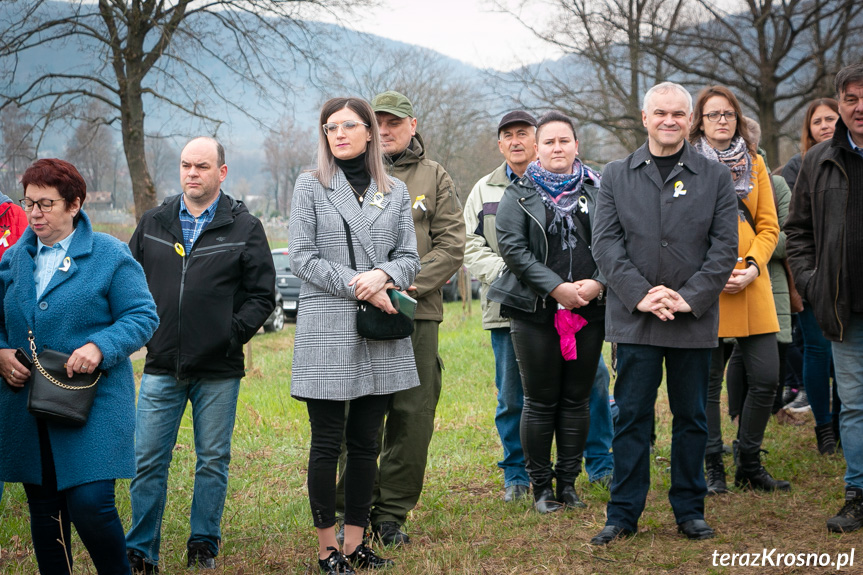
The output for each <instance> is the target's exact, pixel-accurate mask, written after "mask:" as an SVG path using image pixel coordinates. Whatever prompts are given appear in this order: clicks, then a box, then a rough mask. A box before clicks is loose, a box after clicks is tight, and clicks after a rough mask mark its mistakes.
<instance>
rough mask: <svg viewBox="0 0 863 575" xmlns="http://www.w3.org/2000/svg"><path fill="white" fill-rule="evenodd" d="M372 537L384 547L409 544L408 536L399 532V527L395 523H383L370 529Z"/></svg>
mask: <svg viewBox="0 0 863 575" xmlns="http://www.w3.org/2000/svg"><path fill="white" fill-rule="evenodd" d="M372 532H373V533H374V536H375V537H377V538H378V539H380V540H381V543H383V544H384V545H407V544H408V543H410V542H411V538H410V537H408V534H407V533H405V532H404V531H402V530H401V525H399V524H398V523H396V522H395V521H384V522H383V523H381V524H380V525H376V526H375V527H373V528H372Z"/></svg>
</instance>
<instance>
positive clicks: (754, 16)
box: [645, 0, 863, 164]
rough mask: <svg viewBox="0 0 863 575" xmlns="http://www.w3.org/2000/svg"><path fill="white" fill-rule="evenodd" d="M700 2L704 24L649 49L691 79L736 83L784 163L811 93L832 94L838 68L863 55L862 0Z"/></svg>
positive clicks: (771, 151) (771, 153)
mask: <svg viewBox="0 0 863 575" xmlns="http://www.w3.org/2000/svg"><path fill="white" fill-rule="evenodd" d="M695 1H696V2H697V4H698V6H699V8H700V9H701V10H702V14H701V15H700V16H699V18H700V20H701V21H702V23H701V24H699V25H697V26H691V27H688V28H683V29H681V28H676V29H675V28H673V27H671V26H669V27H667V31H668V33H669V34H671V33H672V32H673V41H674V49H673V50H666V51H662V52H661V53H660V52H658V51H655V50H654V49H653V47H652V46H651V45H649V44H647V45H646V46H645V48H646V49H647V50H649V51H651V52H652V53H653V54H654V55H655V56H656V57H658V58H661V59H662V60H663V61H665V62H666V63H667V64H668V65H669V66H671V67H673V68H674V69H675V70H677V71H678V72H679V74H680V75H681V76H682V78H683V80H684V81H686V82H688V83H689V84H691V85H696V86H698V85H704V84H721V85H725V86H728V87H729V88H731V89H732V90H733V91H734V93H735V95H736V96H737V97H738V98H740V99H741V101H742V103H743V104H744V106H746V107H747V108H749V109H750V110H752V111H753V112H755V114H756V116H757V117H758V121H759V122H760V124H761V130H762V140H761V144H762V147H763V148H764V149H765V151H766V152H767V157H768V158H769V159H770V161H771V163H774V164H776V163H779V160H780V158H779V140H780V138H781V137H782V135H783V132H786V133H789V134H793V135H794V136H796V134H797V133H799V132H798V131H799V125H796V122H795V123H793V124H792V123H791V120H796V119H797V117H798V115H799V112H800V110H801V109H802V108H804V107H805V106H806V105H807V104H808V102H809V101H810V100H812V99H814V98H818V97H823V96H829V95H831V94H832V93H833V87H832V80H833V76H834V75H835V74H836V72H838V71H839V69H840V68H842V66H844V65H847V64H849V63H851V62H855V61H859V59H860V58H861V56H863V45H861V43H860V41H859V39H860V36H861V34H863V2H860V1H859V0H783V1H782V2H778V1H774V0H741V2H739V3H735V4H729V3H727V2H719V1H714V0H695Z"/></svg>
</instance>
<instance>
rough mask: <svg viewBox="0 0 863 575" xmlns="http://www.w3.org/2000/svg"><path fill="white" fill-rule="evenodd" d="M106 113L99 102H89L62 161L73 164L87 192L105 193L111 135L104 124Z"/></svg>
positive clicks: (110, 161)
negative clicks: (65, 160) (64, 159)
mask: <svg viewBox="0 0 863 575" xmlns="http://www.w3.org/2000/svg"><path fill="white" fill-rule="evenodd" d="M109 113H110V110H109V108H108V106H106V105H105V104H104V103H103V102H102V101H100V100H91V101H90V102H89V104H88V106H87V110H86V111H85V113H84V117H83V118H82V119H81V120H79V121H78V125H77V127H76V128H75V131H74V133H73V134H72V138H71V139H70V140H69V142H68V143H67V145H66V159H67V160H69V161H70V162H72V163H73V164H75V167H76V168H78V171H79V172H81V175H82V176H83V177H84V181H85V182H87V187H88V188H89V189H90V190H91V191H108V189H109V187H110V186H109V183H110V182H111V178H112V172H113V171H114V147H115V144H114V134H113V133H112V132H111V128H110V126H108V125H106V124H105V120H104V119H105V116H106V115H107V114H109Z"/></svg>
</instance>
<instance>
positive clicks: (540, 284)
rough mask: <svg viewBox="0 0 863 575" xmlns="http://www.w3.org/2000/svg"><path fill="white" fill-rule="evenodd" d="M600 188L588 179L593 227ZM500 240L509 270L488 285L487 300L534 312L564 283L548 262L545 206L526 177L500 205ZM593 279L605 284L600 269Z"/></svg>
mask: <svg viewBox="0 0 863 575" xmlns="http://www.w3.org/2000/svg"><path fill="white" fill-rule="evenodd" d="M597 191H598V189H597V187H596V185H594V184H593V183H592V182H585V183H584V187H583V193H584V196H585V198H586V199H587V209H588V217H589V219H590V224H591V228H593V215H594V213H595V211H596V195H597ZM573 221H575V222H576V231H577V232H578V236H579V239H580V240H581V241H584V242H587V244H588V247H590V246H591V244H592V238H590V237H588V235H587V231H586V230H584V229H583V227H582V226H581V225H580V224H579V223H578V218H573ZM495 228H496V229H497V241H498V247H499V249H500V255H501V257H503V260H504V262H505V263H506V270H504V271H503V273H502V274H501V275H500V277H499V278H497V279H496V280H495V281H494V282H493V283H492V284H491V286H490V287H489V290H488V299H490V300H491V301H496V302H499V303H501V304H503V305H507V306H509V307H513V308H516V309H519V310H522V311H526V312H535V311H536V309H537V306H538V305H540V302H541V301H542V302H544V301H545V298H546V297H548V294H549V293H551V291H552V290H554V288H556V287H557V286H559V285H560V284H562V283H563V282H564V280H563V278H561V277H560V276H559V275H558V274H557V273H555V272H554V271H552V270H551V269H550V268H549V267H548V266H546V265H545V263H546V258H547V257H548V237H547V234H546V228H547V222H546V217H545V206H544V205H543V203H542V199H541V198H540V197H539V195H538V194H537V193H536V189H535V188H534V187H533V183H532V182H531V181H530V179H529V178H528V177H527V176H523V177H521V178H519V179H518V180H517V181H515V182H513V183H512V184H510V185H509V187H507V189H506V191H505V192H504V194H503V198H502V199H501V201H500V204H499V205H498V208H497V219H496V222H495ZM592 279H595V280H597V281H598V282H600V283H602V284H603V285H605V278H604V277H602V275H601V274H600V273H599V271H598V270H597V272H596V274H594V277H593V278H592Z"/></svg>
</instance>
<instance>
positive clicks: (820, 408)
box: [797, 302, 844, 439]
mask: <svg viewBox="0 0 863 575" xmlns="http://www.w3.org/2000/svg"><path fill="white" fill-rule="evenodd" d="M797 322H798V326H799V327H800V331H801V333H802V335H803V386H804V387H805V388H806V395H807V397H808V398H809V405H810V406H811V407H812V415H813V416H815V425H824V424H825V423H830V422H831V421H832V420H833V415H832V413H831V412H830V358H831V350H830V342H829V341H828V340H827V339H826V338H825V337H824V334H823V333H822V332H821V327H820V326H819V325H818V321H817V320H816V319H815V314H814V313H813V312H812V306H810V305H809V303H808V302H804V304H803V311H801V312H800V313H798V314H797ZM843 439H844V437H843Z"/></svg>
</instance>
